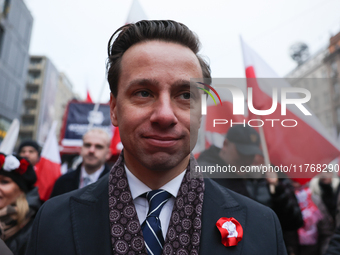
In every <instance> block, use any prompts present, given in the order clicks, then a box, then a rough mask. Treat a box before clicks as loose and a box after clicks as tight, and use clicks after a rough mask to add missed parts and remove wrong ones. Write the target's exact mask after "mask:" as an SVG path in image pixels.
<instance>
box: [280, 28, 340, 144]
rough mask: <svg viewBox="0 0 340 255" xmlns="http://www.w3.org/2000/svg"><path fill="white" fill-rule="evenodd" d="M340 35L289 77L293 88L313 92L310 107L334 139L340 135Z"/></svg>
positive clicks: (333, 38) (331, 39)
mask: <svg viewBox="0 0 340 255" xmlns="http://www.w3.org/2000/svg"><path fill="white" fill-rule="evenodd" d="M339 67H340V33H338V34H337V35H335V36H333V37H331V38H330V44H329V46H328V47H327V48H325V49H321V50H320V51H319V52H317V53H316V54H315V55H314V56H311V57H310V58H309V59H308V60H306V61H305V62H304V63H303V64H301V65H298V66H297V67H296V68H295V69H294V70H292V71H291V72H290V73H289V74H287V76H286V78H291V80H290V83H291V84H292V86H297V87H301V88H306V89H308V90H309V91H310V92H311V96H312V98H311V100H310V101H309V102H308V106H309V108H310V109H311V110H312V112H313V113H314V114H315V115H316V116H317V117H318V119H319V120H320V122H321V123H322V125H323V126H324V127H325V128H326V129H327V130H328V132H329V134H331V135H332V136H333V137H334V138H337V137H338V136H339V133H340V80H339V78H340V77H339V75H338V74H339V72H340V69H339Z"/></svg>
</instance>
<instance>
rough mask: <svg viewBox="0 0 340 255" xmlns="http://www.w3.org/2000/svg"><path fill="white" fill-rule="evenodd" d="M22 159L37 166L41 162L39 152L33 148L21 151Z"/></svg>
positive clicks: (24, 148)
mask: <svg viewBox="0 0 340 255" xmlns="http://www.w3.org/2000/svg"><path fill="white" fill-rule="evenodd" d="M19 156H20V157H25V158H27V159H28V161H29V162H30V163H31V164H32V165H33V166H35V165H36V164H37V163H38V162H39V160H40V157H39V153H38V152H37V150H36V149H35V148H34V147H32V146H25V147H23V148H22V149H21V151H20V153H19Z"/></svg>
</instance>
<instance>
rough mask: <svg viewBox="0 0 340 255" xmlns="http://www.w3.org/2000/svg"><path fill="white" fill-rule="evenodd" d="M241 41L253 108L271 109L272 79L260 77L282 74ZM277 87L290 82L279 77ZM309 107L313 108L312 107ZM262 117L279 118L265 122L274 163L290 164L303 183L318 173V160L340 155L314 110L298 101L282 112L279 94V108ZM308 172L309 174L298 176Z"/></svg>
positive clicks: (276, 81)
mask: <svg viewBox="0 0 340 255" xmlns="http://www.w3.org/2000/svg"><path fill="white" fill-rule="evenodd" d="M241 44H242V50H243V58H244V65H245V71H246V77H247V87H248V88H249V87H251V88H252V91H253V96H252V98H253V105H254V108H255V109H257V110H268V109H270V108H271V106H272V101H273V100H272V93H273V86H272V85H273V80H270V79H259V78H279V76H278V75H277V74H276V73H275V72H274V71H273V70H272V69H271V68H270V67H269V66H268V65H267V64H266V63H265V62H264V61H263V60H262V59H261V58H260V57H259V56H258V55H257V54H256V52H254V51H253V50H252V49H251V48H250V47H249V46H248V45H247V44H246V43H244V42H243V41H242V39H241ZM275 87H276V88H278V91H280V89H282V88H284V87H291V86H290V84H289V83H288V82H287V81H286V80H284V79H276V80H275ZM312 96H313V95H312ZM289 98H299V96H298V95H294V94H293V93H289ZM308 111H309V112H310V110H308ZM263 117H265V118H266V119H279V120H280V121H276V122H275V125H274V127H272V125H271V122H268V123H266V124H265V125H263V131H264V136H265V139H266V144H267V148H268V152H269V157H270V162H271V163H272V164H273V165H275V166H280V165H283V166H288V167H289V169H290V171H289V172H287V175H288V176H290V177H291V178H293V179H295V180H296V181H298V182H300V183H301V184H304V183H306V182H308V181H309V180H310V178H311V177H313V176H314V175H316V174H317V173H318V172H317V171H315V170H316V166H317V164H319V165H320V164H321V165H323V166H322V169H323V168H324V166H326V164H329V163H330V162H331V161H332V160H334V159H335V158H336V157H338V156H339V155H340V151H339V149H338V145H337V144H336V141H333V140H332V139H331V138H330V135H329V134H328V133H327V131H326V130H325V128H324V127H323V126H322V124H321V123H320V121H319V120H318V119H317V118H316V117H315V115H313V113H312V115H311V116H310V115H309V116H308V115H305V114H304V113H303V112H302V111H301V110H299V109H298V108H297V107H296V106H295V105H292V104H288V105H287V111H286V115H284V116H282V115H281V100H280V98H278V106H277V108H276V110H275V111H274V112H273V113H272V114H270V115H267V116H263ZM249 118H250V119H253V118H254V119H258V116H254V115H251V114H249ZM283 119H294V120H296V121H297V123H298V124H297V125H296V126H295V127H283V126H282V125H281V123H280V122H281V121H282V120H283ZM305 164H309V169H307V172H306V167H307V165H305ZM312 164H315V168H314V172H313V169H311V168H310V167H311V166H312ZM300 166H301V168H300ZM294 168H295V169H296V170H295V171H294ZM300 170H302V172H301V171H300ZM311 170H312V171H311ZM307 176H308V178H299V177H307Z"/></svg>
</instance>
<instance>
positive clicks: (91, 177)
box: [79, 165, 105, 189]
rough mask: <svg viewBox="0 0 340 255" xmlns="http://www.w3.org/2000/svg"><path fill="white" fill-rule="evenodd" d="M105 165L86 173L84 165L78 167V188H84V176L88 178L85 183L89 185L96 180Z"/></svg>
mask: <svg viewBox="0 0 340 255" xmlns="http://www.w3.org/2000/svg"><path fill="white" fill-rule="evenodd" d="M104 169H105V166H104V165H102V166H101V168H99V169H98V170H97V171H95V172H94V173H93V174H88V173H87V172H86V170H85V167H84V166H81V168H80V180H79V189H80V188H84V178H89V183H88V184H87V185H90V184H92V183H94V182H96V181H98V179H99V176H100V175H101V173H102V172H103V171H104Z"/></svg>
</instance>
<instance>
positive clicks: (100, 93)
mask: <svg viewBox="0 0 340 255" xmlns="http://www.w3.org/2000/svg"><path fill="white" fill-rule="evenodd" d="M105 86H106V79H104V82H103V84H102V87H101V89H100V92H99V97H98V100H97V102H96V103H95V105H94V107H93V112H98V110H99V106H100V99H101V98H102V95H103V92H104V88H105ZM91 128H93V121H92V119H91V120H90V122H89V125H88V127H87V130H90V129H91Z"/></svg>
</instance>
